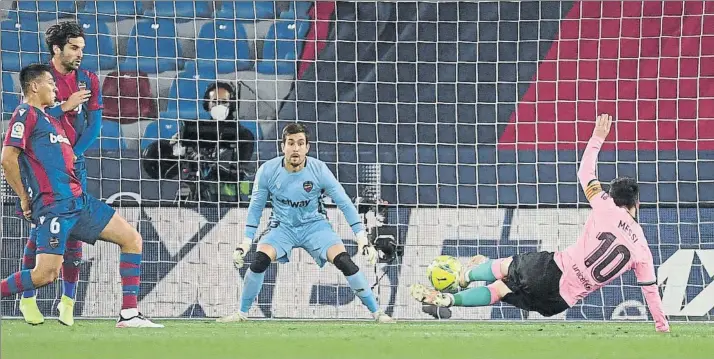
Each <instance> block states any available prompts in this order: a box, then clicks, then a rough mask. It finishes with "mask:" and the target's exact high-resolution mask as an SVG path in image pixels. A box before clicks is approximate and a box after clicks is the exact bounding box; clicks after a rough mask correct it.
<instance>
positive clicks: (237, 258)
mask: <svg viewBox="0 0 714 359" xmlns="http://www.w3.org/2000/svg"><path fill="white" fill-rule="evenodd" d="M252 244H253V240H252V239H250V238H243V243H241V244H239V245H238V247H236V250H235V251H233V264H234V265H235V266H236V268H238V269H241V268H243V264H244V263H245V256H246V254H248V251H250V246H251V245H252Z"/></svg>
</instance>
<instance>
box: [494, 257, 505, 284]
mask: <svg viewBox="0 0 714 359" xmlns="http://www.w3.org/2000/svg"><path fill="white" fill-rule="evenodd" d="M502 262H503V258H499V259H494V260H493V262H491V272H492V273H493V276H494V277H495V278H496V280H499V279H503V273H501V263H502Z"/></svg>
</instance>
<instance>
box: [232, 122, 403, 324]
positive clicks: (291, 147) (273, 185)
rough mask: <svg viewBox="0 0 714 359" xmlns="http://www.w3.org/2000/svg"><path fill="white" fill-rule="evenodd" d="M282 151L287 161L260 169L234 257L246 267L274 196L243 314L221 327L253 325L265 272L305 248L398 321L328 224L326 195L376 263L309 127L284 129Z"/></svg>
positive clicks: (378, 314) (376, 313)
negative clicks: (315, 153) (313, 150)
mask: <svg viewBox="0 0 714 359" xmlns="http://www.w3.org/2000/svg"><path fill="white" fill-rule="evenodd" d="M282 135H283V138H282V144H281V148H282V151H283V154H284V156H279V157H276V158H274V159H272V160H270V161H268V162H266V163H264V164H263V165H261V166H260V168H258V171H257V172H256V175H255V184H254V187H253V194H252V197H251V199H250V206H249V207H248V219H247V224H246V226H245V235H244V240H243V242H242V243H241V244H240V245H239V246H238V248H236V250H235V252H234V253H233V260H234V262H235V264H236V266H237V267H239V268H240V267H242V266H243V261H244V257H245V255H246V253H248V251H249V250H250V247H251V245H252V243H253V239H254V237H255V232H256V230H257V229H258V224H260V217H261V215H262V213H263V208H265V203H266V201H267V200H268V197H269V196H270V200H271V203H272V204H273V213H272V216H271V219H270V223H269V224H268V230H267V231H266V232H264V233H263V235H261V236H260V237H261V238H260V241H259V242H258V249H257V253H256V256H255V260H254V261H253V263H251V264H250V268H249V269H248V271H247V272H246V275H245V279H244V281H243V293H242V295H241V300H240V312H238V313H235V314H233V315H229V316H227V317H223V318H219V319H218V321H219V322H236V321H244V320H248V310H249V309H250V307H251V305H252V304H253V301H254V300H255V297H257V296H258V293H259V292H260V289H261V287H262V285H263V278H264V276H265V271H266V270H267V269H268V266H270V263H271V262H272V261H274V260H276V259H277V260H278V261H279V262H282V263H285V262H288V261H289V256H290V252H291V251H292V249H293V248H295V247H299V248H303V249H305V250H306V251H307V252H308V253H310V255H311V256H312V257H313V258H314V259H315V262H316V263H317V265H318V266H320V267H323V266H324V265H325V263H326V262H327V261H330V262H331V263H332V264H334V265H335V267H337V269H339V270H340V271H341V272H342V273H343V274H344V275H345V277H346V278H347V283H349V285H350V287H351V288H352V290H353V291H354V293H355V295H356V296H357V297H359V299H360V300H361V301H362V303H363V304H364V305H365V306H366V307H367V308H368V309H369V311H370V312H371V313H372V316H373V317H374V319H375V320H377V322H380V323H390V322H394V320H393V319H392V318H391V317H389V316H388V315H386V314H384V312H382V311H381V310H379V306H378V304H377V299H376V298H375V296H374V293H372V289H371V288H370V286H369V284H368V283H367V278H365V276H364V273H362V272H361V271H360V269H359V267H357V265H356V264H355V263H354V262H353V261H352V258H350V256H349V254H347V251H346V250H345V246H344V244H343V243H342V240H341V239H340V237H338V236H337V234H336V233H335V231H334V230H333V229H332V226H331V225H330V222H328V219H327V215H326V213H325V207H324V203H323V193H324V194H327V195H328V196H330V197H331V198H332V199H333V200H334V202H335V203H336V204H337V206H338V207H339V208H340V210H341V211H342V213H343V214H344V215H345V218H346V219H347V222H348V223H350V226H351V227H352V231H353V232H354V233H355V235H356V238H357V245H358V249H359V252H360V253H362V255H364V256H365V257H366V258H367V260H368V262H369V263H370V264H372V265H373V264H374V263H376V260H377V251H376V249H375V248H374V247H373V246H371V245H370V243H369V240H368V239H367V234H366V233H365V230H364V226H363V224H362V220H361V218H360V216H359V214H358V213H357V208H356V207H355V206H354V204H353V203H352V201H350V199H349V197H347V194H346V193H345V190H344V188H343V187H342V185H340V183H339V182H337V179H335V176H334V175H333V174H332V172H331V171H330V169H329V168H327V165H325V163H324V162H322V161H320V160H318V159H316V158H313V157H308V156H307V153H308V151H309V150H310V143H309V135H308V132H307V130H306V129H305V127H304V126H303V125H300V124H289V125H287V126H285V128H284V129H283V134H282Z"/></svg>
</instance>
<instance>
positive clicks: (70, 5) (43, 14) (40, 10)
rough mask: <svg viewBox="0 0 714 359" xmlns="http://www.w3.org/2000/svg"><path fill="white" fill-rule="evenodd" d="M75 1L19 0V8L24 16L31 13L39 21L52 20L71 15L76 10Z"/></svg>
mask: <svg viewBox="0 0 714 359" xmlns="http://www.w3.org/2000/svg"><path fill="white" fill-rule="evenodd" d="M74 4H75V3H74V1H57V2H54V1H18V2H17V10H18V11H19V12H20V15H21V16H23V17H24V15H25V14H23V13H26V14H27V16H28V17H29V16H30V14H31V13H35V14H32V16H35V19H36V20H37V21H51V20H57V19H58V18H59V19H61V18H64V17H70V16H72V15H73V14H74V12H75V7H74Z"/></svg>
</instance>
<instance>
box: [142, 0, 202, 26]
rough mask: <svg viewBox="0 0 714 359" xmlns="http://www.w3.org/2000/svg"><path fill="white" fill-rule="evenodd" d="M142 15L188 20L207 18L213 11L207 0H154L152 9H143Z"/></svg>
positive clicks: (179, 20) (181, 20) (180, 20)
mask: <svg viewBox="0 0 714 359" xmlns="http://www.w3.org/2000/svg"><path fill="white" fill-rule="evenodd" d="M174 6H175V7H174ZM144 16H152V17H154V16H156V17H171V18H176V22H188V21H192V20H193V19H194V18H209V17H211V16H213V13H212V12H211V6H210V2H208V1H196V2H194V1H176V2H173V1H156V2H154V8H153V9H147V10H146V11H144Z"/></svg>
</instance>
